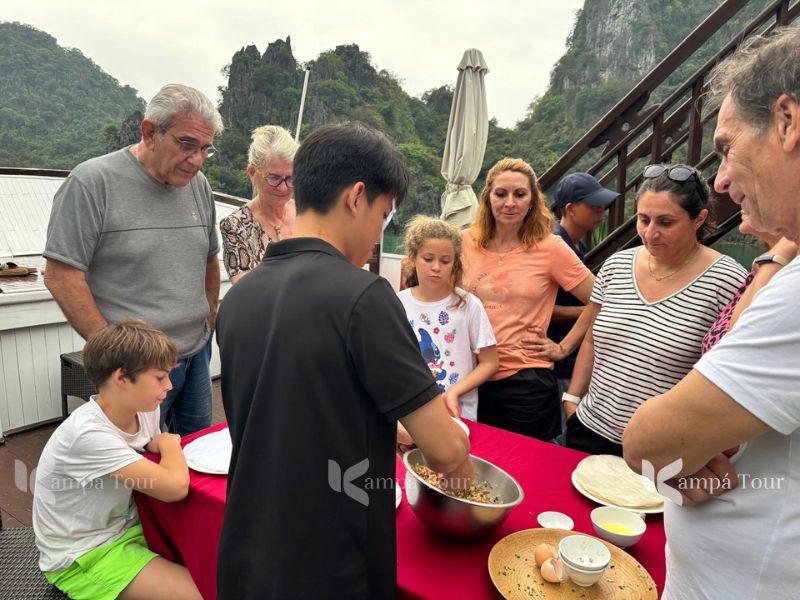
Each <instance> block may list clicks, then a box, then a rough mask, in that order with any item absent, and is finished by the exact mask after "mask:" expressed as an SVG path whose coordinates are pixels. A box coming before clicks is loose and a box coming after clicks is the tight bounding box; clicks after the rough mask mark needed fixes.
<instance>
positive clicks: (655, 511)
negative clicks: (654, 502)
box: [572, 471, 664, 515]
mask: <svg viewBox="0 0 800 600" xmlns="http://www.w3.org/2000/svg"><path fill="white" fill-rule="evenodd" d="M572 485H573V486H574V487H575V489H576V490H578V491H579V492H580V493H581V494H583V495H584V496H586V497H587V498H588V499H589V500H591V501H592V502H597V503H598V504H601V505H603V506H616V507H617V508H624V509H625V510H629V511H631V512H635V513H644V514H646V515H657V514H660V513H663V512H664V505H663V504H662V505H661V506H657V507H655V508H635V507H631V506H619V505H618V504H611V503H610V502H606V501H605V500H600V498H597V497H595V496H593V495H592V494H590V493H589V492H587V491H586V490H585V489H583V487H581V484H580V483H578V480H577V478H576V477H575V471H572Z"/></svg>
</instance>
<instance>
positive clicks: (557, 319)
mask: <svg viewBox="0 0 800 600" xmlns="http://www.w3.org/2000/svg"><path fill="white" fill-rule="evenodd" d="M583 308H584V307H583V306H560V305H558V304H556V305H555V306H554V307H553V316H552V317H551V318H550V321H551V322H552V323H557V324H559V325H560V324H561V323H572V322H573V321H577V320H578V317H580V316H581V314H582V313H583Z"/></svg>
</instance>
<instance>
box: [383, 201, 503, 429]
mask: <svg viewBox="0 0 800 600" xmlns="http://www.w3.org/2000/svg"><path fill="white" fill-rule="evenodd" d="M405 247H406V260H405V269H404V271H405V272H404V281H405V285H406V289H404V290H402V291H401V292H399V293H398V297H399V298H400V301H401V302H402V303H403V307H404V308H405V310H406V316H407V317H408V321H409V323H410V324H411V327H412V328H413V329H414V333H415V334H416V337H417V340H418V341H419V346H420V352H422V356H423V358H424V359H425V361H426V362H427V363H428V366H429V367H430V369H431V373H432V374H433V376H434V377H435V378H436V381H437V383H438V384H439V389H440V391H441V392H442V394H443V397H444V400H445V404H447V407H448V410H449V411H450V412H451V414H461V416H463V417H466V418H468V419H472V420H473V421H475V420H477V418H478V389H477V388H478V386H479V385H480V384H482V383H483V382H484V381H486V380H487V379H488V378H489V377H491V376H492V375H493V374H494V373H495V371H497V367H498V359H497V348H496V347H495V343H496V342H495V338H494V333H493V332H492V326H491V324H490V323H489V318H488V317H487V316H486V311H485V310H484V308H483V305H482V304H481V301H480V300H478V298H477V297H475V296H474V295H472V294H470V293H469V292H466V291H464V290H462V289H460V288H459V287H458V286H459V285H460V283H461V274H462V266H461V232H460V231H459V230H458V228H457V227H455V226H454V225H451V224H450V223H446V222H445V221H442V220H440V219H434V218H433V217H427V216H424V215H418V216H416V217H414V218H413V219H412V220H411V222H410V223H409V224H408V225H407V227H406V235H405Z"/></svg>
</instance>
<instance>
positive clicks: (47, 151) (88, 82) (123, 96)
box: [0, 22, 144, 169]
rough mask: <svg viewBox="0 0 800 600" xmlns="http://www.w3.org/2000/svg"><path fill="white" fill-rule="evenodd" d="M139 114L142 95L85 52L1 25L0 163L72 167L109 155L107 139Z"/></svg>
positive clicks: (26, 28)
mask: <svg viewBox="0 0 800 600" xmlns="http://www.w3.org/2000/svg"><path fill="white" fill-rule="evenodd" d="M137 110H138V111H142V110H144V101H143V100H141V99H140V98H138V97H137V95H136V90H134V89H133V88H131V87H128V86H121V85H120V83H119V82H118V81H117V80H116V79H114V78H113V77H111V76H110V75H108V74H107V73H105V72H104V71H103V70H102V69H100V68H99V67H98V66H97V65H96V64H95V63H94V62H92V61H91V60H90V59H88V58H86V57H85V56H84V55H83V54H81V51H80V50H78V49H76V48H63V47H61V46H59V45H58V44H57V43H56V39H55V38H54V37H52V36H51V35H48V34H47V33H45V32H43V31H39V30H38V29H34V28H33V27H30V26H28V25H23V24H21V23H2V22H0V165H2V166H9V167H47V168H55V169H71V168H72V167H74V166H75V165H76V164H78V163H79V162H81V161H83V160H86V159H87V158H89V157H91V156H96V155H98V154H102V153H103V152H105V150H106V139H105V136H106V135H108V134H109V133H110V132H112V131H115V130H118V128H119V125H120V123H121V121H122V120H123V119H124V118H125V117H126V116H127V115H130V114H131V113H133V112H134V111H137ZM108 127H110V128H111V129H110V130H109V131H106V132H105V133H104V130H106V128H108Z"/></svg>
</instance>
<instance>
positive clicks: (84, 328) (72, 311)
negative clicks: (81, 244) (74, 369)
mask: <svg viewBox="0 0 800 600" xmlns="http://www.w3.org/2000/svg"><path fill="white" fill-rule="evenodd" d="M44 284H45V286H46V287H47V289H48V290H50V293H51V294H52V295H53V298H54V299H55V301H56V302H57V303H58V306H59V308H61V311H62V312H63V313H64V316H65V317H67V321H69V324H70V325H71V326H72V327H73V328H74V329H75V331H77V332H78V333H79V334H80V335H81V337H83V338H84V339H86V338H87V337H89V336H90V335H91V334H92V333H94V332H95V331H97V330H98V329H102V328H103V327H105V326H106V325H108V322H107V321H106V320H105V318H103V315H102V314H100V309H98V308H97V304H96V303H95V301H94V296H92V291H91V290H90V289H89V284H88V283H87V282H86V274H85V273H84V272H83V271H81V270H80V269H76V268H75V267H71V266H69V265H67V264H65V263H62V262H59V261H57V260H52V259H49V260H48V261H47V267H46V268H45V271H44Z"/></svg>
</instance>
